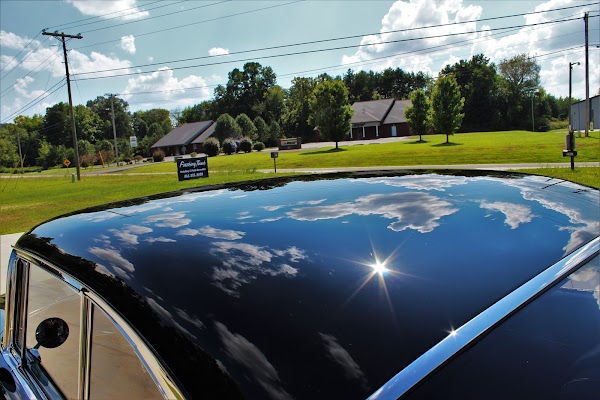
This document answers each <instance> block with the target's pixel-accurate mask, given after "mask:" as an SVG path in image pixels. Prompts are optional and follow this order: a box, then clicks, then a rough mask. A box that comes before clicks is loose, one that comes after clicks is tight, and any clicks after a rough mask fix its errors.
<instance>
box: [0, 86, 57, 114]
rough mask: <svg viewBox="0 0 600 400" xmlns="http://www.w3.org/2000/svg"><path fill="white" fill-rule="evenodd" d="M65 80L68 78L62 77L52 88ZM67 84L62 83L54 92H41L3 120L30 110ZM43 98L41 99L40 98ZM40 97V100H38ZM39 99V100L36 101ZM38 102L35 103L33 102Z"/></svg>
mask: <svg viewBox="0 0 600 400" xmlns="http://www.w3.org/2000/svg"><path fill="white" fill-rule="evenodd" d="M64 81H66V78H63V79H61V80H60V81H58V82H57V83H56V84H54V86H52V87H51V88H50V89H52V88H54V87H55V86H57V85H58V84H60V83H63V82H64ZM65 85H66V82H64V83H63V84H62V85H60V86H59V87H57V88H56V89H54V90H53V91H52V92H49V93H48V92H44V93H42V94H40V95H39V96H38V97H36V98H35V99H33V100H31V101H30V102H29V103H27V104H25V105H24V106H23V107H21V108H20V109H19V110H17V111H15V112H13V113H12V114H11V115H9V116H8V117H6V118H4V119H3V122H6V121H8V120H9V119H11V118H12V117H13V116H15V115H18V114H21V113H23V112H25V111H27V110H29V109H30V108H31V107H33V106H35V105H37V104H38V103H41V101H42V100H44V99H45V98H46V97H48V96H50V95H52V94H53V93H54V92H56V91H58V90H59V89H62V88H63V87H64V86H65ZM42 96H44V97H43V98H41V97H42ZM40 98H41V99H40ZM38 99H40V101H37V100H38ZM36 101H37V102H36ZM34 102H36V103H35V104H32V103H34Z"/></svg>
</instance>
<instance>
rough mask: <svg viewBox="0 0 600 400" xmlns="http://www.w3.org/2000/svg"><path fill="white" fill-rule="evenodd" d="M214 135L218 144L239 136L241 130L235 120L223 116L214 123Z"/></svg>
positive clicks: (229, 116)
mask: <svg viewBox="0 0 600 400" xmlns="http://www.w3.org/2000/svg"><path fill="white" fill-rule="evenodd" d="M215 124H216V125H215V133H214V134H213V135H214V136H215V137H216V138H217V139H219V141H220V142H223V141H224V140H225V139H227V138H234V137H236V136H239V135H241V129H240V127H239V126H238V124H237V123H236V122H235V119H233V117H232V116H231V115H229V114H223V115H221V116H220V117H219V118H217V121H216V122H215Z"/></svg>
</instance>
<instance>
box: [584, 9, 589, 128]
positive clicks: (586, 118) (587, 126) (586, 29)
mask: <svg viewBox="0 0 600 400" xmlns="http://www.w3.org/2000/svg"><path fill="white" fill-rule="evenodd" d="M583 22H584V24H585V119H584V120H583V122H584V124H585V137H588V136H589V135H590V134H589V129H590V59H589V56H588V13H587V12H586V13H585V15H584V17H583Z"/></svg>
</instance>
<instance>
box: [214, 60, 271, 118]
mask: <svg viewBox="0 0 600 400" xmlns="http://www.w3.org/2000/svg"><path fill="white" fill-rule="evenodd" d="M228 77H229V79H228V81H227V84H226V86H223V85H219V86H217V87H216V88H215V95H214V98H215V99H214V104H213V107H212V108H213V111H215V112H217V113H218V114H225V113H227V114H230V115H238V114H241V113H244V114H246V115H248V116H249V117H250V118H251V119H252V118H256V116H257V115H258V114H257V111H256V110H258V109H257V107H258V106H259V105H260V103H261V102H263V101H264V96H265V93H266V92H267V91H268V90H269V88H271V87H273V86H274V85H275V84H276V82H277V79H276V75H275V73H274V72H273V69H272V68H271V67H263V66H262V65H260V64H259V63H257V62H249V63H246V64H244V68H243V69H242V70H239V69H238V68H235V69H233V70H232V71H231V72H230V73H229V75H228Z"/></svg>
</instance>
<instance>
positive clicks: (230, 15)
mask: <svg viewBox="0 0 600 400" xmlns="http://www.w3.org/2000/svg"><path fill="white" fill-rule="evenodd" d="M302 1H304V0H296V1H292V2H290V3H284V4H277V5H274V6H268V7H263V8H257V9H255V10H248V11H243V12H239V13H236V14H229V15H224V16H221V17H216V18H211V19H206V20H202V21H196V22H193V23H189V24H183V25H177V26H175V27H171V28H165V29H159V30H157V31H152V32H146V33H140V34H137V35H135V37H136V38H139V37H143V36H147V35H152V34H155V33H162V32H167V31H172V30H174V29H180V28H186V27H188V26H192V25H200V24H203V23H205V22H212V21H218V20H221V19H226V18H231V17H237V16H240V15H247V14H251V13H255V12H259V11H264V10H270V9H273V8H277V7H285V6H288V5H290V4H295V3H299V2H302ZM110 28H112V26H111V27H110ZM106 29H108V27H107V28H106ZM88 32H91V31H88ZM120 40H121V39H120V38H119V39H115V40H107V41H106V42H99V43H92V44H89V45H85V46H81V47H76V48H75V49H83V48H86V47H91V46H98V45H102V44H107V43H114V42H119V41H120Z"/></svg>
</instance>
